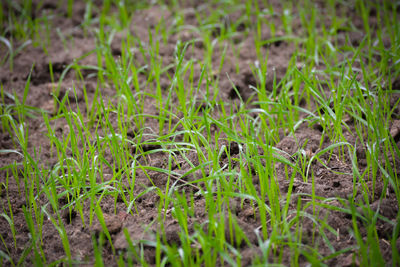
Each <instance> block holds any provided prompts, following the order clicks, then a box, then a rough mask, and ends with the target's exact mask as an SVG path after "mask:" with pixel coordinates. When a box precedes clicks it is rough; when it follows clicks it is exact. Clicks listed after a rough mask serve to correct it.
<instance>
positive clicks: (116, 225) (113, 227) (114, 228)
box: [92, 213, 122, 234]
mask: <svg viewBox="0 0 400 267" xmlns="http://www.w3.org/2000/svg"><path fill="white" fill-rule="evenodd" d="M103 217H104V222H105V224H106V227H107V230H108V232H109V233H110V234H115V233H118V232H119V231H120V230H121V228H122V221H121V219H120V217H119V216H118V215H108V214H105V213H104V214H103ZM92 230H93V231H94V232H95V233H100V232H103V227H102V226H101V224H100V222H99V221H98V219H97V218H96V221H95V223H94V224H93V227H92Z"/></svg>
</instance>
